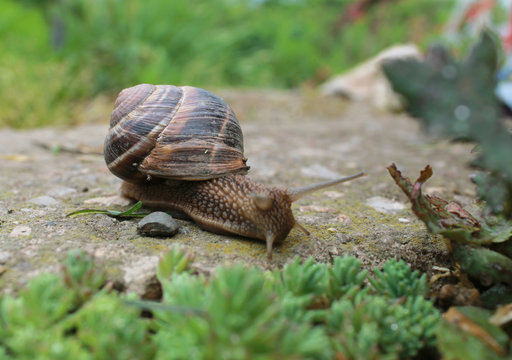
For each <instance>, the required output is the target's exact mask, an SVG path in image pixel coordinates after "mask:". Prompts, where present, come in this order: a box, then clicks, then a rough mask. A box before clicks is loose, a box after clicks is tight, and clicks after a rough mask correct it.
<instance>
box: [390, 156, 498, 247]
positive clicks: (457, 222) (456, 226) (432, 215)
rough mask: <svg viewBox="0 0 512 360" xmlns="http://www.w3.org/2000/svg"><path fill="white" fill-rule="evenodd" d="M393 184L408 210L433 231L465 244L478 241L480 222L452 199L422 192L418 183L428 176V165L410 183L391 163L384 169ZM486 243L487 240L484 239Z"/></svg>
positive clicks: (422, 182)
mask: <svg viewBox="0 0 512 360" xmlns="http://www.w3.org/2000/svg"><path fill="white" fill-rule="evenodd" d="M387 169H388V171H389V174H390V175H391V177H392V178H393V179H394V180H395V182H396V184H397V185H398V186H399V187H400V188H401V189H402V191H403V192H404V193H405V195H407V197H408V198H409V200H410V201H411V204H412V211H414V213H415V214H416V216H417V217H418V218H419V219H420V220H421V221H423V222H424V223H425V225H426V226H427V228H428V229H429V230H430V231H431V232H432V233H434V234H443V235H444V236H446V237H447V238H448V239H450V240H455V241H462V242H466V243H478V244H481V243H482V241H483V240H482V239H481V238H480V237H479V233H480V230H481V225H480V223H479V222H478V220H477V219H475V218H474V217H473V216H472V215H471V214H470V213H469V212H467V211H466V210H464V209H463V208H462V207H461V206H460V205H459V204H457V203H456V202H449V201H446V200H444V199H441V198H439V197H437V196H432V195H426V194H425V195H424V194H423V193H422V191H421V186H422V185H423V184H424V183H425V182H426V181H427V180H428V179H429V178H430V177H431V176H432V168H431V167H430V166H429V165H427V166H426V167H425V169H423V171H421V173H420V177H419V178H418V179H417V180H416V182H415V183H414V185H413V184H412V183H411V180H409V179H408V178H406V177H403V176H402V173H401V172H400V171H399V170H398V169H397V167H396V165H395V164H392V165H391V166H389V167H388V168H387ZM485 241H487V242H490V240H488V239H487V240H485Z"/></svg>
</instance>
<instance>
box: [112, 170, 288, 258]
mask: <svg viewBox="0 0 512 360" xmlns="http://www.w3.org/2000/svg"><path fill="white" fill-rule="evenodd" d="M121 192H122V194H123V195H124V196H126V197H129V198H132V199H135V200H138V201H142V203H143V204H144V205H145V206H148V207H152V208H159V209H167V210H174V211H179V212H183V213H185V214H186V215H187V216H188V217H190V218H191V219H192V220H194V221H195V222H196V223H197V224H198V225H199V226H200V227H202V228H203V229H205V230H208V231H211V232H214V233H220V234H235V235H241V236H245V237H249V238H254V239H259V240H263V241H267V242H268V241H270V246H272V244H274V243H277V242H280V241H281V240H283V239H284V238H286V236H287V235H288V233H289V232H290V230H291V229H292V228H293V227H294V226H295V219H294V217H293V214H292V211H291V203H292V200H291V199H290V197H289V196H288V193H287V192H286V190H283V189H279V188H275V187H265V186H263V185H261V184H258V183H256V182H254V181H252V180H251V179H250V178H248V177H246V176H241V175H228V176H224V177H220V178H215V179H210V180H206V181H180V182H176V183H175V184H174V185H173V184H167V183H165V182H161V183H147V184H134V183H128V182H124V183H123V185H122V188H121ZM257 195H262V196H263V197H266V198H267V199H271V200H272V201H271V203H269V204H267V206H264V208H263V209H262V208H261V207H262V206H261V204H260V205H259V206H258V204H257V202H256V201H255V200H254V197H255V196H257ZM267 207H268V208H267ZM269 256H270V253H269Z"/></svg>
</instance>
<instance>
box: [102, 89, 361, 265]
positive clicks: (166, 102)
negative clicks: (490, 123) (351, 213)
mask: <svg viewBox="0 0 512 360" xmlns="http://www.w3.org/2000/svg"><path fill="white" fill-rule="evenodd" d="M104 148H105V161H106V163H107V166H108V168H109V169H110V171H111V172H112V173H114V175H116V176H118V177H120V178H121V179H123V180H124V182H123V185H122V187H121V192H122V194H123V195H124V196H126V197H129V198H132V199H135V200H138V201H142V203H143V204H144V205H145V206H148V207H153V208H159V209H168V210H173V211H178V212H181V213H184V214H186V215H187V216H188V217H189V218H191V219H192V220H193V221H194V222H196V223H197V224H198V225H199V226H200V227H201V228H203V229H205V230H207V231H211V232H214V233H221V234H235V235H241V236H244V237H249V238H254V239H258V240H263V241H265V242H266V245H267V254H268V256H269V257H271V254H272V247H273V244H274V243H277V242H280V241H282V240H283V239H284V238H286V236H287V235H288V233H289V232H290V231H291V229H292V228H294V227H295V228H298V229H300V230H302V231H303V232H304V233H306V234H308V232H307V231H306V230H305V229H304V228H303V227H302V226H301V225H300V224H298V223H297V222H296V221H295V218H294V216H293V213H292V211H291V204H292V202H294V201H296V200H298V199H299V198H301V197H303V196H305V195H307V194H309V193H311V192H313V191H316V190H318V189H322V188H325V187H328V186H332V185H335V184H338V183H341V182H344V181H348V180H350V179H353V178H356V177H359V176H362V175H363V174H362V173H359V174H356V175H353V176H350V177H346V178H341V179H336V180H332V181H327V182H324V183H320V184H314V185H309V186H305V187H301V188H296V189H280V188H276V187H267V186H264V185H261V184H258V183H256V182H254V181H252V180H251V179H250V178H249V177H247V176H243V174H246V173H247V171H248V169H249V167H248V166H247V165H246V159H245V158H244V156H243V135H242V131H241V128H240V125H239V124H238V121H237V120H236V117H235V115H234V112H233V110H231V108H230V107H229V106H228V105H227V104H226V103H225V102H224V101H223V100H222V99H221V98H219V97H217V96H216V95H214V94H212V93H210V92H208V91H206V90H202V89H198V88H193V87H182V88H178V87H175V86H172V85H157V86H154V85H149V84H141V85H137V86H134V87H132V88H128V89H125V90H123V91H122V92H121V93H120V94H119V96H118V98H117V100H116V103H115V106H114V111H113V112H112V117H111V121H110V130H109V133H108V135H107V138H106V140H105V147H104Z"/></svg>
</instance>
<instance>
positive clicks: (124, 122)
mask: <svg viewBox="0 0 512 360" xmlns="http://www.w3.org/2000/svg"><path fill="white" fill-rule="evenodd" d="M243 152H244V149H243V135H242V130H241V128H240V124H239V123H238V120H237V119H236V117H235V114H234V112H233V110H232V109H231V108H230V107H229V105H227V104H226V103H225V102H224V100H222V99H221V98H220V97H218V96H216V95H214V94H212V93H210V92H208V91H206V90H203V89H199V88H195V87H190V86H183V87H176V86H172V85H149V84H140V85H137V86H134V87H131V88H127V89H124V90H123V91H121V93H120V94H119V96H118V97H117V100H116V102H115V105H114V110H113V112H112V116H111V118H110V130H109V132H108V134H107V137H106V139H105V147H104V154H105V162H106V163H107V166H108V168H109V169H110V171H111V172H112V173H113V174H114V175H116V176H118V177H120V178H122V179H124V180H126V181H129V182H133V183H140V182H144V181H147V180H150V179H153V178H165V179H180V180H205V179H211V178H215V177H220V176H224V175H227V174H234V173H242V174H243V173H247V170H248V169H249V167H248V166H246V164H245V161H246V160H245V158H244V155H243Z"/></svg>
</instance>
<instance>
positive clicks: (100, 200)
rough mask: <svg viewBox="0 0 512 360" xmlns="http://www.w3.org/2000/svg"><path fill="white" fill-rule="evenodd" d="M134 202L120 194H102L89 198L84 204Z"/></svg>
mask: <svg viewBox="0 0 512 360" xmlns="http://www.w3.org/2000/svg"><path fill="white" fill-rule="evenodd" d="M131 203H132V201H131V200H130V199H128V198H125V197H122V196H119V195H113V196H101V197H96V198H92V199H87V200H85V201H84V204H87V205H89V204H94V205H102V206H112V205H118V206H128V205H130V204H131Z"/></svg>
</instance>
